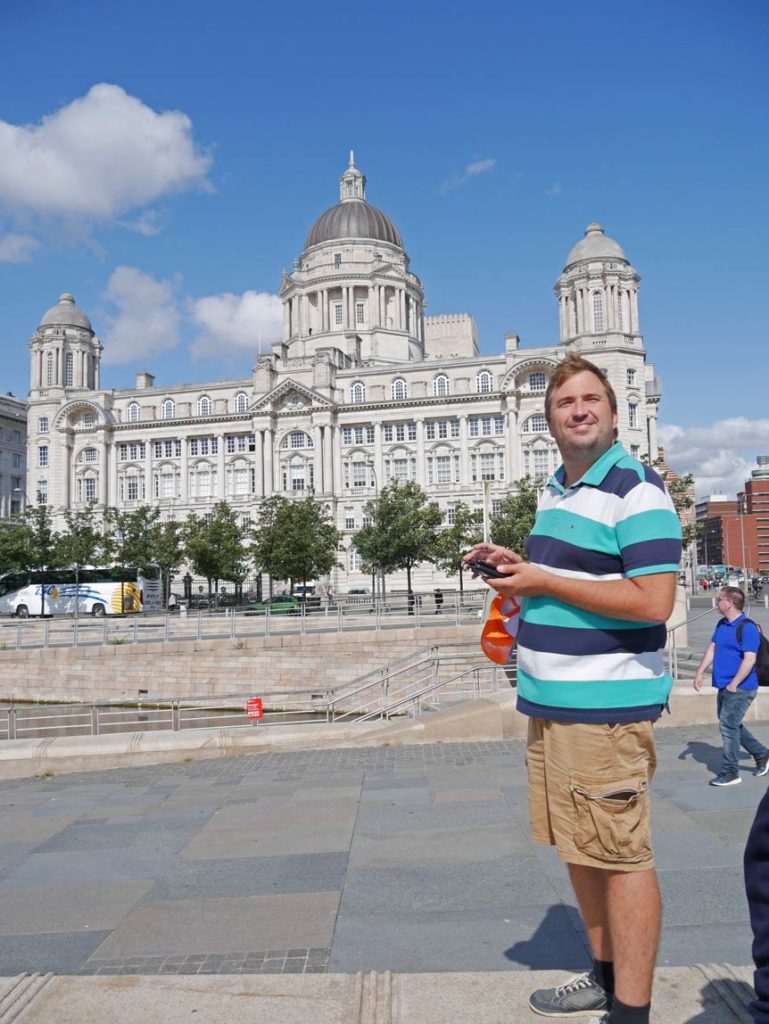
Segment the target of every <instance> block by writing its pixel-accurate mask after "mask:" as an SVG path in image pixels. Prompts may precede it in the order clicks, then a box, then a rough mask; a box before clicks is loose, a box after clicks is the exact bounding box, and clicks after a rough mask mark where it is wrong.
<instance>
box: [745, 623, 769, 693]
mask: <svg viewBox="0 0 769 1024" xmlns="http://www.w3.org/2000/svg"><path fill="white" fill-rule="evenodd" d="M746 622H753V620H752V619H743V621H742V622H741V623H740V624H739V626H737V643H738V644H739V645H740V647H742V628H743V626H744V625H745V623H746ZM753 625H754V626H755V627H756V629H757V630H758V654H756V675H757V676H758V685H759V686H769V640H767V639H766V637H765V636H764V634H763V633H762V632H761V627H760V626H759V624H758V623H757V622H753Z"/></svg>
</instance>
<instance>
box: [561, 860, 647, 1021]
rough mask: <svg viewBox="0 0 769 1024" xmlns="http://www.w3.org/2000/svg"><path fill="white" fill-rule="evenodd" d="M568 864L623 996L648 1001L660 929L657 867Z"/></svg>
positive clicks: (597, 949) (597, 946) (595, 945)
mask: <svg viewBox="0 0 769 1024" xmlns="http://www.w3.org/2000/svg"><path fill="white" fill-rule="evenodd" d="M568 867H569V875H570V877H571V883H572V886H573V887H574V892H575V894H576V896H577V902H578V903H579V909H580V911H581V912H582V918H583V920H584V922H585V928H586V930H587V934H588V940H589V942H590V948H591V950H592V952H593V957H594V959H596V960H604V961H613V962H614V992H615V995H616V996H617V998H618V999H620V1000H621V1001H622V1002H623V1003H626V1004H627V1005H628V1006H646V1005H647V1004H648V1003H649V1002H651V994H652V982H653V979H654V964H655V961H656V958H657V946H658V945H659V934H660V920H661V903H660V891H659V886H658V885H657V875H656V872H655V871H654V869H653V868H651V869H649V870H648V871H605V870H603V869H602V868H590V867H586V866H584V865H581V864H569V865H568Z"/></svg>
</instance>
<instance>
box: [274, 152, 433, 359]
mask: <svg viewBox="0 0 769 1024" xmlns="http://www.w3.org/2000/svg"><path fill="white" fill-rule="evenodd" d="M280 297H281V300H282V302H283V340H282V343H281V344H280V345H279V346H276V347H277V349H278V355H279V356H280V358H281V359H282V360H283V361H284V362H285V361H289V362H290V363H295V361H296V360H297V359H302V360H306V359H308V358H310V359H311V358H312V357H314V356H315V355H317V354H320V353H321V352H325V353H327V354H328V355H329V356H331V357H332V358H333V360H334V362H335V363H336V365H337V366H339V367H340V368H341V367H351V366H358V365H370V364H372V363H377V364H381V363H405V362H410V361H412V360H422V359H424V338H425V333H424V291H423V289H422V282H421V281H420V280H419V278H418V277H417V276H416V275H415V274H412V273H411V272H410V270H409V258H408V256H407V254H406V251H405V249H404V247H403V240H402V239H401V236H400V233H399V231H398V229H397V228H396V227H395V225H394V224H393V222H392V221H391V220H390V218H389V217H388V216H387V214H386V213H383V212H382V211H381V210H378V209H377V208H376V207H375V206H372V205H371V203H369V202H368V200H367V199H366V178H365V175H363V174H362V173H361V172H360V171H359V170H358V168H357V167H356V166H355V159H354V155H353V153H350V163H349V166H348V167H347V169H346V170H345V172H344V174H343V175H342V177H341V178H340V179H339V202H338V203H337V204H336V205H335V206H332V207H331V208H330V209H328V210H326V211H325V213H322V214H321V215H320V217H318V219H317V220H316V221H315V223H314V224H313V226H312V227H311V228H310V231H309V233H308V235H307V238H306V240H305V243H304V250H303V251H302V254H301V256H300V257H299V259H297V260H296V262H295V264H294V269H293V271H292V273H290V274H285V273H284V275H283V281H282V284H281V288H280Z"/></svg>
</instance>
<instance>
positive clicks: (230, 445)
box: [227, 435, 236, 455]
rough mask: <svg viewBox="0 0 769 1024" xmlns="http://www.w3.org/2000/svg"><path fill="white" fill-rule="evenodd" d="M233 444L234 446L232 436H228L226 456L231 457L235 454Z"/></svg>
mask: <svg viewBox="0 0 769 1024" xmlns="http://www.w3.org/2000/svg"><path fill="white" fill-rule="evenodd" d="M235 444H236V439H235V438H234V437H233V436H232V435H229V436H228V437H227V454H228V455H232V454H233V453H234V452H235Z"/></svg>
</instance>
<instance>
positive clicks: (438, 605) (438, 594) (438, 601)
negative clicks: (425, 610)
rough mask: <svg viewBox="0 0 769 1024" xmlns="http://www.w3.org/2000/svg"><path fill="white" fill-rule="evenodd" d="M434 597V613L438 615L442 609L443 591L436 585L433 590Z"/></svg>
mask: <svg viewBox="0 0 769 1024" xmlns="http://www.w3.org/2000/svg"><path fill="white" fill-rule="evenodd" d="M433 596H434V597H435V614H436V615H440V614H441V612H442V611H443V591H442V590H441V588H440V587H436V588H435V590H434V591H433Z"/></svg>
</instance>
